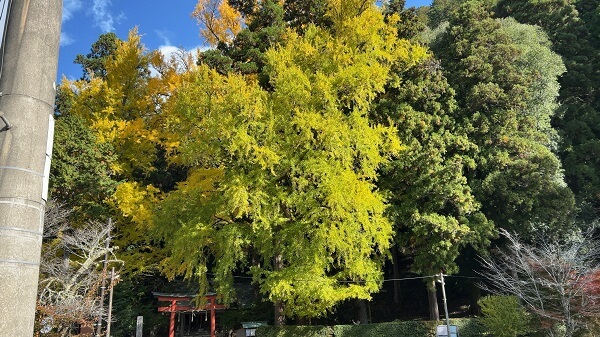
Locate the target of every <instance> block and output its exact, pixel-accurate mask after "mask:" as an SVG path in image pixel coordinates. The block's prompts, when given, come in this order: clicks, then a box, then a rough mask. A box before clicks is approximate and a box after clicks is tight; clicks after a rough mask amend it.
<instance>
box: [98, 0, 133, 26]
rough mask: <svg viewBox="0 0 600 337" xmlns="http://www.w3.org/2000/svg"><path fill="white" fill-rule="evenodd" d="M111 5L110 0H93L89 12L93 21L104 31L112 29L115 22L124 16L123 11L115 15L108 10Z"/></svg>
mask: <svg viewBox="0 0 600 337" xmlns="http://www.w3.org/2000/svg"><path fill="white" fill-rule="evenodd" d="M111 5H112V2H111V0H93V5H92V8H91V13H92V16H93V18H94V23H95V24H96V26H98V27H99V28H100V30H102V31H103V32H104V33H107V32H112V31H114V30H115V23H119V21H121V20H122V19H123V18H124V17H125V15H124V14H123V13H121V14H119V15H116V16H115V15H114V14H113V13H112V12H111V11H110V6H111Z"/></svg>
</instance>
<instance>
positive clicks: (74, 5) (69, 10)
mask: <svg viewBox="0 0 600 337" xmlns="http://www.w3.org/2000/svg"><path fill="white" fill-rule="evenodd" d="M82 6H83V3H82V0H64V2H63V11H62V21H63V22H65V21H68V20H70V19H71V17H73V13H75V12H77V11H79V10H80V9H81V7H82Z"/></svg>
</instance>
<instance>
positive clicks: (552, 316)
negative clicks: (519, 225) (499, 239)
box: [480, 230, 600, 337]
mask: <svg viewBox="0 0 600 337" xmlns="http://www.w3.org/2000/svg"><path fill="white" fill-rule="evenodd" d="M501 235H502V236H504V237H505V238H506V239H507V241H508V243H507V246H506V249H504V250H499V251H497V253H496V258H495V259H492V258H481V263H482V265H483V267H484V272H482V273H481V275H482V276H483V277H484V278H485V279H486V281H487V282H486V283H485V284H482V285H480V286H481V287H482V288H483V289H485V290H488V291H490V292H492V293H496V294H508V295H514V296H517V297H518V298H519V299H520V300H521V301H522V303H523V304H524V305H525V307H527V308H528V309H529V310H530V311H531V312H533V313H534V314H536V315H537V316H539V317H540V318H541V319H542V320H543V321H545V322H548V323H549V324H556V323H558V324H562V325H564V326H565V328H566V335H565V336H567V337H570V336H573V334H574V333H575V332H576V331H577V330H579V329H582V328H583V329H585V328H586V321H587V319H588V318H590V317H599V316H600V306H599V305H598V304H600V290H598V289H596V288H595V287H594V286H593V285H594V284H595V283H594V282H598V280H597V278H598V277H599V276H598V275H600V265H599V264H598V257H600V243H599V242H598V240H594V239H593V237H592V232H589V233H587V234H584V235H581V236H579V237H575V238H571V239H570V240H567V241H565V242H556V241H543V242H540V243H538V244H537V245H535V246H534V245H527V244H524V243H523V242H521V240H520V239H519V237H518V236H517V235H515V234H510V233H509V232H507V231H505V230H501Z"/></svg>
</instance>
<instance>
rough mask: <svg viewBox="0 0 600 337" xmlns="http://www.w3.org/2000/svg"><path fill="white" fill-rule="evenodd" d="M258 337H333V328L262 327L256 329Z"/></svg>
mask: <svg viewBox="0 0 600 337" xmlns="http://www.w3.org/2000/svg"><path fill="white" fill-rule="evenodd" d="M256 336H257V337H331V328H329V327H327V326H322V325H315V326H294V325H290V326H283V327H275V326H261V327H259V328H258V329H256Z"/></svg>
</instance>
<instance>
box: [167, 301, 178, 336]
mask: <svg viewBox="0 0 600 337" xmlns="http://www.w3.org/2000/svg"><path fill="white" fill-rule="evenodd" d="M176 311H177V301H176V300H173V301H171V321H170V322H169V337H175V312H176Z"/></svg>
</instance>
